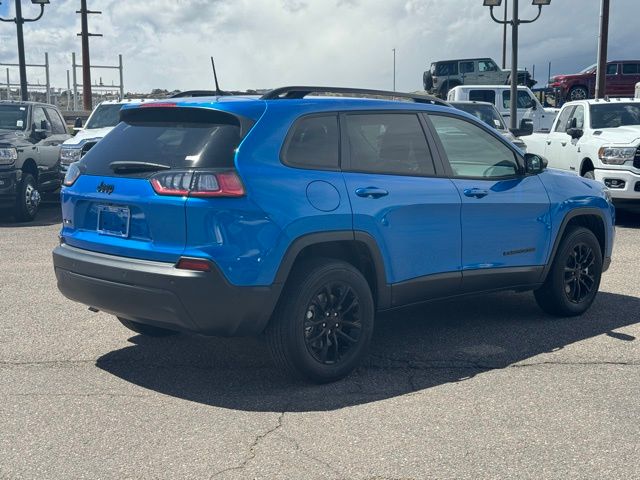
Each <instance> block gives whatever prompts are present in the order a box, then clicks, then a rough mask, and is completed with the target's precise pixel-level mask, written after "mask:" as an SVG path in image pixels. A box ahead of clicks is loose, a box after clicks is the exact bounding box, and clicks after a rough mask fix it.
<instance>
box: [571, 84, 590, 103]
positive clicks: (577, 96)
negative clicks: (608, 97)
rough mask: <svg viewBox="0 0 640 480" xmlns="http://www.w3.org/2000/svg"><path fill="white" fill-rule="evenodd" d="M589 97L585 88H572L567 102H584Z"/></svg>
mask: <svg viewBox="0 0 640 480" xmlns="http://www.w3.org/2000/svg"><path fill="white" fill-rule="evenodd" d="M588 97H589V91H588V90H587V89H586V87H573V88H572V89H571V90H569V100H586V99H587V98H588Z"/></svg>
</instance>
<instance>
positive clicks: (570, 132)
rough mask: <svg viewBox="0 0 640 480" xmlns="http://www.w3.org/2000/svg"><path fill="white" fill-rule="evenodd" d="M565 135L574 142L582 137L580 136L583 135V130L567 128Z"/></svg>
mask: <svg viewBox="0 0 640 480" xmlns="http://www.w3.org/2000/svg"><path fill="white" fill-rule="evenodd" d="M567 135H569V136H570V137H571V138H573V139H574V140H577V139H579V138H580V137H582V135H584V130H582V129H581V128H576V127H571V128H567Z"/></svg>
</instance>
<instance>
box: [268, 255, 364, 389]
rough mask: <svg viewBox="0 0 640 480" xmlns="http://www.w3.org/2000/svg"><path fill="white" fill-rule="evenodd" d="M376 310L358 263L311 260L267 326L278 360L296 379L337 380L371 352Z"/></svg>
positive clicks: (298, 273)
mask: <svg viewBox="0 0 640 480" xmlns="http://www.w3.org/2000/svg"><path fill="white" fill-rule="evenodd" d="M324 316H326V318H331V319H332V321H331V323H329V322H325V321H324V319H325V317H324ZM374 316H375V307H374V303H373V297H372V295H371V289H370V288H369V284H368V283H367V280H366V279H365V278H364V277H363V276H362V273H360V271H359V270H357V269H356V268H355V267H354V266H353V265H351V264H349V263H346V262H342V261H338V260H332V259H314V260H311V261H307V262H305V263H303V264H302V265H300V266H299V267H298V268H296V269H295V271H294V272H293V273H292V275H291V277H290V278H289V280H288V281H287V285H286V287H285V289H284V291H283V292H282V296H281V300H280V302H279V304H278V306H277V307H276V310H275V312H274V315H273V317H272V319H271V322H270V323H269V326H268V327H267V330H266V332H265V334H266V338H267V344H268V346H269V351H270V353H271V356H272V358H273V360H274V363H275V364H276V365H277V366H278V367H279V368H280V369H282V370H284V371H285V372H287V373H288V374H289V375H291V376H292V377H294V378H296V379H306V380H310V381H313V382H316V383H328V382H333V381H336V380H339V379H341V378H343V377H345V376H347V375H348V374H349V373H350V372H351V371H352V370H353V369H354V368H356V367H357V366H358V364H359V363H360V361H361V360H362V358H363V357H364V356H365V354H366V351H367V348H368V346H369V343H370V342H371V335H372V333H373V322H374ZM334 322H335V323H334Z"/></svg>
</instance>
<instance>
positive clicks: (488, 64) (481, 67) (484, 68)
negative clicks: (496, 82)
mask: <svg viewBox="0 0 640 480" xmlns="http://www.w3.org/2000/svg"><path fill="white" fill-rule="evenodd" d="M478 71H479V72H495V71H496V64H495V63H493V62H492V61H490V60H480V61H479V62H478Z"/></svg>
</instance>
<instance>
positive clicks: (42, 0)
mask: <svg viewBox="0 0 640 480" xmlns="http://www.w3.org/2000/svg"><path fill="white" fill-rule="evenodd" d="M0 3H2V2H0ZM31 3H34V4H37V5H40V15H38V16H37V17H36V18H24V17H23V16H22V3H21V0H16V16H15V18H2V17H0V21H1V22H15V24H16V31H17V35H18V65H19V69H20V98H22V100H23V101H27V100H29V91H28V89H27V65H26V63H27V62H26V60H25V58H24V35H23V32H22V25H24V24H25V23H27V22H36V21H38V20H40V19H41V18H42V15H43V14H44V6H45V4H47V3H49V0H35V1H34V0H31Z"/></svg>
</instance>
